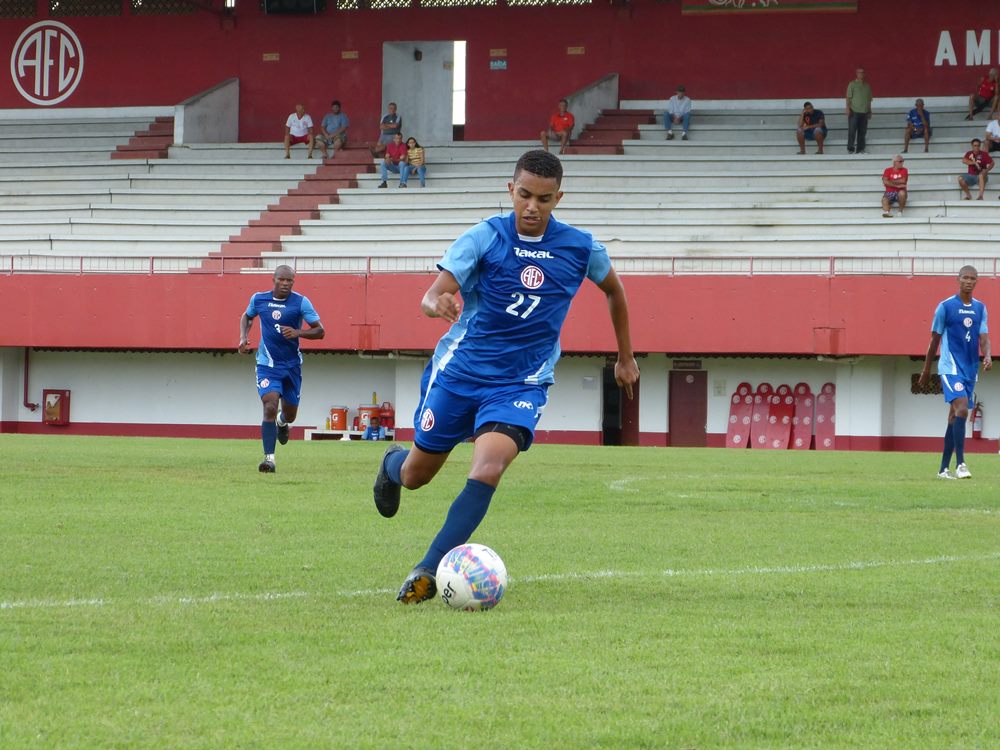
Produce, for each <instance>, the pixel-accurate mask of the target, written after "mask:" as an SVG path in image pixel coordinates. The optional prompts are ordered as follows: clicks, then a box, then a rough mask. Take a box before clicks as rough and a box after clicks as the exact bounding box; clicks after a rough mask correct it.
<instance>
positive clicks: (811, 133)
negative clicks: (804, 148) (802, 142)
mask: <svg viewBox="0 0 1000 750" xmlns="http://www.w3.org/2000/svg"><path fill="white" fill-rule="evenodd" d="M817 130H818V131H819V132H821V133H822V134H823V137H824V138H826V133H827V130H826V128H806V129H805V130H803V131H802V135H804V136H805V138H806V140H807V141H815V140H816V131H817Z"/></svg>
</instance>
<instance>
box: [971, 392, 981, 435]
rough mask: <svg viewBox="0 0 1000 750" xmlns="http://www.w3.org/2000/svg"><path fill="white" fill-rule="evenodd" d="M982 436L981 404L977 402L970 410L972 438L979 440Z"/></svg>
mask: <svg viewBox="0 0 1000 750" xmlns="http://www.w3.org/2000/svg"><path fill="white" fill-rule="evenodd" d="M982 436H983V402H982V401H977V402H976V406H975V408H974V409H973V410H972V437H973V439H975V440H979V439H980V438H981V437H982Z"/></svg>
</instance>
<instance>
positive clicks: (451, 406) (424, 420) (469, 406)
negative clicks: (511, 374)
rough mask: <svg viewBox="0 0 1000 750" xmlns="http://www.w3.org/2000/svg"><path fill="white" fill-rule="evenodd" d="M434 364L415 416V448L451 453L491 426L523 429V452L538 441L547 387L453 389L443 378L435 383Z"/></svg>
mask: <svg viewBox="0 0 1000 750" xmlns="http://www.w3.org/2000/svg"><path fill="white" fill-rule="evenodd" d="M432 375H434V372H433V364H430V365H428V366H427V369H426V370H424V376H423V379H422V380H421V383H420V405H419V406H418V407H417V410H416V412H415V413H414V415H413V428H414V438H413V442H414V444H415V445H416V446H417V447H418V448H420V449H421V450H424V451H427V452H428V453H447V452H448V451H450V450H451V449H452V448H454V447H455V446H456V445H458V444H459V443H461V442H462V441H464V440H468V439H469V438H470V437H472V436H473V435H475V434H476V430H478V429H479V428H480V427H482V426H483V425H484V424H488V423H490V422H501V423H504V424H512V425H516V426H518V427H523V428H524V429H525V430H526V431H527V433H528V435H527V439H526V440H525V445H524V448H523V449H522V450H528V448H530V447H531V443H532V442H533V441H534V439H535V425H537V424H538V420H539V418H540V417H541V416H542V412H543V411H544V410H545V404H546V402H547V401H548V386H547V385H526V384H523V383H522V384H517V385H503V386H496V385H476V384H471V383H463V384H462V385H461V391H462V392H461V393H457V392H456V391H457V390H458V387H455V386H452V387H451V388H449V387H448V386H447V385H446V384H445V383H442V382H441V381H442V378H440V377H434V378H433V380H432Z"/></svg>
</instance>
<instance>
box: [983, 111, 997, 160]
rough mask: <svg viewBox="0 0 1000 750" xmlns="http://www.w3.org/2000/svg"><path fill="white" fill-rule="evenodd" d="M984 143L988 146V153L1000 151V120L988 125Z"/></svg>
mask: <svg viewBox="0 0 1000 750" xmlns="http://www.w3.org/2000/svg"><path fill="white" fill-rule="evenodd" d="M983 143H985V144H986V153H988V154H989V153H992V152H994V151H1000V118H995V119H993V120H990V121H989V122H988V123H986V134H985V135H984V136H983Z"/></svg>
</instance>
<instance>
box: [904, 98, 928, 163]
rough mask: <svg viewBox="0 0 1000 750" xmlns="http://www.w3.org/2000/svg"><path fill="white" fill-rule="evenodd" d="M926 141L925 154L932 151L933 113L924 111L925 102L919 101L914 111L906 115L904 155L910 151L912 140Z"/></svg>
mask: <svg viewBox="0 0 1000 750" xmlns="http://www.w3.org/2000/svg"><path fill="white" fill-rule="evenodd" d="M914 136H916V137H917V138H923V139H924V153H925V154H926V153H927V152H928V151H930V150H931V113H930V112H928V111H927V110H926V109H924V100H923V99H917V100H916V101H915V102H914V103H913V109H911V110H910V112H909V114H907V115H906V131H905V132H904V133H903V153H904V154H905V153H906V152H907V151H909V150H910V138H912V137H914Z"/></svg>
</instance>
